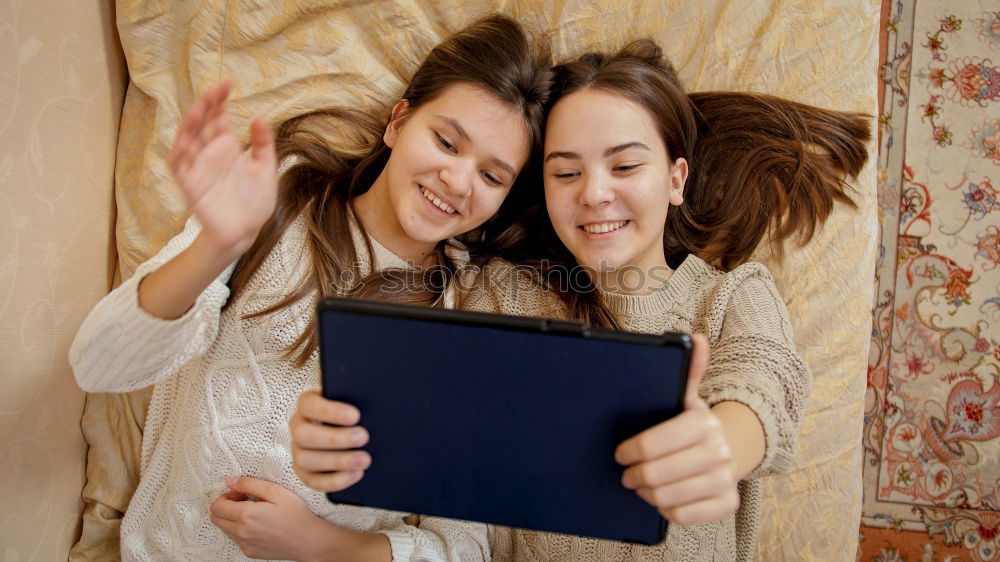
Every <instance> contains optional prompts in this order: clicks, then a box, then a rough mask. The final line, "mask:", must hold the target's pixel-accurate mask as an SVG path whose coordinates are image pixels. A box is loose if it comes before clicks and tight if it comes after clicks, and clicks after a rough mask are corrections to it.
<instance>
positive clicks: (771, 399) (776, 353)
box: [700, 268, 812, 478]
mask: <svg viewBox="0 0 1000 562" xmlns="http://www.w3.org/2000/svg"><path fill="white" fill-rule="evenodd" d="M811 388H812V375H811V374H810V372H809V369H808V368H807V367H806V365H805V362H803V361H802V358H801V357H800V356H799V354H798V353H797V352H796V351H795V346H794V343H793V341H792V332H791V324H790V323H789V321H788V313H787V312H786V311H785V306H784V303H783V301H782V300H781V297H780V296H779V294H778V292H777V288H776V287H775V286H774V282H773V281H772V280H771V278H770V276H769V275H768V274H767V273H766V270H763V268H761V270H760V273H759V274H756V275H751V276H748V277H747V278H746V279H744V280H743V281H742V282H741V283H740V284H739V286H738V287H736V288H735V289H734V290H733V292H732V295H731V298H730V299H729V302H728V306H727V307H726V314H725V318H724V320H723V323H722V326H721V330H720V332H719V337H718V341H717V342H716V344H715V345H714V346H713V348H712V362H711V363H710V364H709V366H708V370H707V371H706V374H705V380H704V381H703V382H702V385H701V388H700V393H701V396H702V397H703V398H704V399H705V400H706V401H707V402H708V403H709V404H710V405H712V407H713V410H714V409H716V408H719V407H725V408H729V409H739V410H740V411H742V412H743V416H742V419H744V420H745V421H747V422H748V426H750V427H753V426H755V427H758V428H760V431H761V432H762V434H763V435H762V437H763V449H762V451H761V453H762V454H761V456H760V458H759V460H757V459H753V458H749V457H748V458H746V459H744V461H742V462H743V463H744V464H743V465H742V470H745V471H746V474H745V475H743V478H758V477H761V476H766V475H770V474H777V473H781V472H784V471H787V470H788V469H789V468H791V466H792V458H793V457H794V455H795V451H796V447H797V441H798V433H799V426H800V425H801V423H802V416H803V412H804V411H805V404H806V400H807V399H808V397H809V392H810V390H811ZM727 403H729V404H731V405H730V406H724V404H727ZM750 415H752V416H753V418H756V420H752V419H751V418H750ZM753 421H755V422H756V423H753ZM745 429H748V427H747V426H744V427H740V428H734V431H741V430H745ZM739 438H740V433H734V436H733V440H731V441H730V443H734V444H737V443H739V445H740V446H745V445H747V443H746V442H739V441H737V439H739ZM734 453H735V450H734ZM754 460H757V462H753V461H754Z"/></svg>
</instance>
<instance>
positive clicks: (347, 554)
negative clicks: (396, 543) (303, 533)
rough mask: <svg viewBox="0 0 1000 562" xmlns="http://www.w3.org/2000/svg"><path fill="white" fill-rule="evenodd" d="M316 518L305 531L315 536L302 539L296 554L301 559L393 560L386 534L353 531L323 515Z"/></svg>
mask: <svg viewBox="0 0 1000 562" xmlns="http://www.w3.org/2000/svg"><path fill="white" fill-rule="evenodd" d="M317 522H318V523H319V525H318V526H317V528H316V529H315V530H309V531H307V532H308V533H310V534H311V536H312V537H313V538H314V539H315V540H309V541H304V543H303V552H302V553H301V555H300V557H299V559H300V560H302V561H303V562H333V561H338V560H352V561H354V560H358V561H372V562H374V561H378V562H390V561H391V560H392V547H391V546H390V544H389V538H388V537H386V536H385V535H383V534H381V533H364V532H361V531H352V530H351V529H345V528H344V527H340V526H338V525H334V524H333V523H329V522H327V521H326V520H323V519H319V520H318V521H317Z"/></svg>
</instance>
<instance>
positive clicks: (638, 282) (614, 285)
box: [594, 259, 673, 296]
mask: <svg viewBox="0 0 1000 562" xmlns="http://www.w3.org/2000/svg"><path fill="white" fill-rule="evenodd" d="M672 274H673V270H672V269H670V266H668V265H667V261H666V260H665V259H662V260H658V263H655V264H652V265H646V266H640V265H637V264H635V265H623V266H621V267H617V268H615V269H613V270H609V271H602V272H600V273H599V274H598V275H597V278H596V279H595V280H594V281H595V282H596V283H597V288H598V289H599V290H601V291H602V292H605V293H617V294H619V295H631V296H639V295H648V294H650V293H653V292H655V291H657V290H659V289H660V288H661V287H663V285H664V284H665V283H666V282H667V279H670V276H671V275H672Z"/></svg>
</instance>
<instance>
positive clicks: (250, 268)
mask: <svg viewBox="0 0 1000 562" xmlns="http://www.w3.org/2000/svg"><path fill="white" fill-rule="evenodd" d="M549 64H550V63H549V54H548V51H547V50H546V48H545V46H544V44H542V43H539V44H538V45H533V44H532V43H531V42H530V41H529V38H528V36H527V34H526V33H525V32H524V30H523V29H522V28H521V26H520V25H519V24H518V23H517V22H515V21H514V20H512V19H510V18H508V17H505V16H501V15H493V16H489V17H486V18H483V19H481V20H479V21H477V22H475V23H472V24H471V25H469V26H467V27H465V28H464V29H462V30H461V31H459V32H458V33H455V34H454V35H451V36H450V37H448V38H446V39H445V40H444V41H442V42H441V43H440V44H438V45H437V46H436V47H434V49H433V50H431V52H430V54H428V55H427V58H425V59H424V61H423V62H422V63H421V64H420V66H419V67H418V68H417V70H416V72H415V73H414V75H413V78H412V79H411V80H410V83H409V85H408V86H407V88H406V91H405V92H404V93H403V96H402V97H403V99H405V100H407V101H408V102H409V109H408V111H414V110H416V109H417V108H418V107H420V106H421V105H423V104H424V103H427V102H428V101H430V100H432V99H434V98H435V97H436V96H437V95H439V94H440V93H441V92H442V91H444V90H445V89H446V88H447V87H448V86H451V85H453V84H456V83H467V84H472V85H475V86H478V87H480V88H482V89H483V90H485V91H487V92H489V93H491V94H492V95H493V96H495V97H496V98H497V99H498V100H500V101H501V102H503V103H506V104H509V105H510V106H511V107H513V108H514V109H516V110H517V111H518V113H519V114H520V115H521V116H522V117H523V119H524V123H525V125H526V129H527V131H528V132H529V136H530V142H531V144H530V147H531V152H532V153H537V152H538V148H539V147H540V146H541V141H542V124H543V108H544V105H545V103H546V102H547V101H548V95H549V90H550V85H551V71H550V69H549ZM388 121H389V118H388V116H387V114H386V113H385V112H383V113H381V114H378V115H376V114H373V113H370V112H363V111H359V110H352V109H346V108H328V109H321V110H317V111H312V112H310V113H306V114H304V115H300V116H298V117H294V118H292V119H289V120H287V121H285V122H284V123H282V124H281V125H280V126H279V127H278V130H277V140H276V148H277V153H278V159H279V161H282V160H284V159H286V158H289V157H293V156H294V157H295V163H294V164H293V165H292V166H291V167H290V168H289V169H288V170H287V171H286V172H285V173H284V174H282V176H281V179H280V182H279V197H278V203H277V206H276V209H275V212H274V215H273V216H272V218H271V219H270V220H269V221H268V222H267V223H266V224H265V225H264V227H263V228H262V229H261V231H260V234H258V236H257V239H256V241H255V242H254V244H253V245H252V246H251V247H250V249H249V250H248V251H247V252H246V253H245V254H244V255H243V256H242V257H241V258H240V260H239V262H238V263H237V265H236V269H235V271H234V273H233V276H232V279H231V281H230V286H231V291H232V296H231V297H230V299H229V302H230V303H231V302H233V301H234V300H235V299H236V297H237V296H238V295H239V294H240V293H241V292H242V291H244V290H245V289H246V287H247V284H248V282H249V281H250V279H251V278H252V277H253V276H254V274H255V273H256V272H257V270H258V269H259V268H260V266H261V264H262V263H263V262H264V260H265V259H266V258H267V256H268V255H269V254H270V253H271V251H272V250H273V249H274V247H275V246H276V245H277V243H278V241H279V239H280V238H281V236H282V235H283V234H284V232H285V231H286V230H287V228H288V227H289V225H290V224H291V223H292V221H294V220H295V219H296V217H298V216H299V215H300V214H301V215H302V216H303V217H304V219H305V224H306V228H307V246H308V248H309V251H310V254H311V258H312V260H311V267H310V272H309V275H308V276H306V278H304V279H303V280H302V282H301V283H300V284H299V286H298V287H297V288H296V289H295V290H294V291H292V293H291V294H289V295H288V296H286V297H285V298H283V299H282V300H281V301H280V302H278V303H277V304H275V305H273V306H271V307H268V308H267V309H265V310H263V311H261V312H258V313H256V314H254V316H259V315H264V314H270V313H273V312H275V311H277V310H280V309H282V308H284V307H287V306H290V305H292V304H293V303H295V302H297V301H299V300H300V299H302V298H305V297H306V296H308V295H311V294H315V293H317V292H318V294H319V295H321V296H328V295H333V294H341V295H345V294H349V295H352V296H355V297H359V298H382V299H387V298H392V299H393V300H396V301H404V302H410V303H419V304H427V305H434V304H438V303H440V301H441V296H442V294H443V291H444V290H445V287H446V285H447V283H448V281H449V279H450V278H451V277H453V276H454V274H455V266H454V264H453V263H452V261H451V260H450V259H449V258H448V256H447V255H446V253H445V246H446V244H447V241H443V242H441V243H439V244H438V247H437V249H436V262H437V264H436V267H432V268H429V269H428V271H427V272H411V271H397V272H393V274H392V275H388V276H387V275H386V273H385V272H369V274H368V275H367V276H366V277H364V278H362V275H361V271H360V267H361V264H360V263H359V260H358V255H357V252H356V251H355V249H354V244H353V237H352V236H351V222H352V221H353V222H354V224H355V226H356V227H357V228H358V229H360V230H361V232H362V233H363V234H364V240H365V245H366V248H365V251H366V253H367V256H368V261H369V263H374V259H373V257H374V256H373V249H372V246H371V242H370V240H369V239H368V236H367V234H366V233H365V232H364V226H363V225H362V224H361V221H360V220H357V217H356V215H355V211H354V209H353V206H352V203H351V202H352V200H353V199H354V198H355V197H357V196H358V195H361V194H363V193H365V192H366V191H368V189H369V188H370V187H371V185H372V183H373V182H374V181H375V179H376V178H377V177H378V175H379V174H380V173H381V171H382V169H383V168H384V167H385V164H386V162H387V161H388V159H389V153H390V151H391V150H390V149H389V147H387V146H386V145H385V142H384V141H383V139H382V134H383V132H384V131H385V128H386V126H387V123H388ZM519 177H521V178H523V177H525V174H524V173H522V174H520V175H519ZM523 183H524V182H523V180H520V179H519V180H517V181H515V182H514V185H513V186H512V188H511V194H510V195H509V196H508V198H507V200H506V201H505V202H504V205H502V206H501V208H500V210H499V211H498V212H497V214H496V216H494V217H493V218H491V219H490V220H489V221H487V222H486V224H484V225H482V226H481V227H480V228H479V229H478V230H477V231H473V232H471V233H468V234H466V235H465V236H463V237H462V238H461V241H462V242H463V243H464V244H465V245H466V246H467V248H468V249H469V250H470V253H474V254H476V255H477V256H480V257H479V259H488V258H487V257H486V256H487V255H488V254H490V253H492V252H494V251H502V248H503V247H504V246H505V245H508V244H513V243H515V242H516V241H518V240H520V238H521V237H522V236H523V230H522V227H521V226H520V225H518V224H514V220H515V219H516V218H517V217H519V216H520V215H521V213H522V212H523V210H524V209H523V207H524V206H525V205H526V204H527V203H526V201H527V199H528V198H526V197H525V195H524V194H523V193H524V192H525V191H527V189H526V188H525V187H524V186H523V185H521V184H523ZM519 207H520V208H519ZM401 277H402V280H403V281H404V283H406V284H407V285H404V286H408V287H410V288H413V289H414V290H406V291H398V290H395V291H392V292H391V295H390V293H389V291H385V290H382V288H383V287H385V286H386V285H387V284H392V285H393V286H394V287H398V286H399V285H398V283H399V281H400V278H401ZM316 344H317V337H316V329H315V319H312V320H311V321H310V324H309V326H308V327H307V328H306V330H305V331H304V332H303V333H302V335H301V336H299V338H298V339H297V340H296V341H295V342H294V343H293V344H292V346H291V347H290V348H289V349H288V352H289V353H290V354H294V355H295V358H296V364H297V365H299V366H301V365H302V364H304V363H305V361H306V360H307V359H308V358H309V356H310V355H311V354H312V353H313V351H314V350H315V349H316Z"/></svg>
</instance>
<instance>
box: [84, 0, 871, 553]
mask: <svg viewBox="0 0 1000 562" xmlns="http://www.w3.org/2000/svg"><path fill="white" fill-rule="evenodd" d="M491 10H499V11H503V12H505V13H508V14H511V15H513V16H515V17H517V18H519V19H521V20H522V21H524V22H525V23H527V24H528V25H529V26H531V27H533V28H536V29H541V30H547V31H549V32H551V33H552V36H553V40H554V44H555V51H556V55H557V57H560V58H561V57H564V56H570V55H573V54H575V53H578V52H579V51H581V50H582V49H584V48H586V47H603V46H615V45H619V44H621V43H622V42H624V41H625V40H626V39H628V38H631V37H635V36H651V37H653V38H654V39H656V40H658V41H659V42H660V44H661V45H662V46H663V48H664V50H665V51H666V53H667V54H668V55H669V56H670V57H671V58H672V59H673V61H674V63H675V64H676V65H677V67H678V69H679V71H680V74H681V77H682V79H683V80H684V81H685V82H686V84H687V85H688V87H689V89H691V90H708V89H745V90H754V91H759V92H767V93H772V94H777V95H781V96H785V97H788V98H791V99H795V100H798V101H802V102H806V103H812V104H816V105H821V106H824V107H830V108H836V109H843V110H854V111H864V112H867V113H871V114H874V113H875V107H876V89H875V88H876V73H875V68H876V48H877V47H876V27H877V25H878V3H877V2H876V1H875V0H852V1H843V0H841V1H833V0H830V1H827V2H817V1H815V0H668V1H666V2H663V1H655V0H642V1H636V2H619V1H614V0H606V1H599V2H584V1H577V0H555V1H552V2H528V1H516V2H482V1H475V2H460V1H454V0H450V1H437V0H386V1H373V2H349V1H343V2H340V1H326V2H323V1H319V0H289V1H285V2H270V1H265V0H244V1H241V2H227V1H224V0H203V1H199V2H185V3H180V2H168V1H165V0H152V1H150V0H143V1H138V0H120V1H119V2H118V15H117V19H118V28H119V32H120V35H121V41H122V43H123V46H124V51H125V54H126V57H127V59H128V67H129V72H130V74H131V84H130V86H129V90H128V94H127V99H126V103H125V109H124V115H123V119H122V128H121V137H120V141H119V147H118V162H117V177H116V197H117V203H118V223H117V237H118V239H117V241H118V250H119V252H120V259H121V273H122V275H123V276H125V277H127V276H129V275H130V274H131V273H132V272H133V271H134V269H135V267H136V266H137V265H138V264H139V263H141V262H142V261H143V260H145V259H146V258H147V257H149V256H150V255H152V254H153V253H155V252H156V251H157V250H158V249H159V248H160V247H161V246H162V245H163V244H164V243H165V242H166V241H167V240H168V239H169V238H170V237H171V236H173V235H174V234H175V233H176V232H177V231H179V230H180V228H181V225H182V223H183V221H184V218H185V209H184V204H183V202H182V199H181V197H180V195H179V194H178V193H177V191H176V190H175V188H174V187H173V185H172V184H171V181H170V179H169V176H168V174H167V170H166V166H165V163H164V156H165V154H166V153H167V151H168V150H169V146H170V144H171V142H172V140H173V136H174V132H175V129H176V127H177V124H178V122H179V118H180V115H181V112H182V110H183V109H184V108H185V107H187V106H188V105H189V104H190V103H191V102H192V100H193V99H194V98H195V97H196V95H197V93H199V92H201V91H203V90H204V89H206V88H207V87H208V86H209V85H211V84H213V83H215V82H217V81H219V80H221V79H223V78H230V79H233V80H234V81H235V88H234V93H233V96H232V103H231V107H232V110H233V112H234V114H235V119H236V121H237V122H238V125H239V127H240V128H244V127H245V125H246V123H248V122H249V120H250V119H251V118H252V117H253V116H255V115H265V116H267V117H269V118H271V119H272V120H280V119H282V118H284V117H287V116H290V115H293V114H296V113H299V112H301V111H303V110H307V109H310V108H315V107H320V106H324V105H328V104H350V105H374V104H378V103H387V102H392V101H394V99H395V96H398V95H399V94H400V93H401V91H402V88H403V86H404V84H405V80H406V78H407V77H408V75H409V74H410V73H411V72H412V70H413V69H414V68H415V66H416V64H417V63H418V62H419V60H420V59H421V58H422V56H423V55H424V54H425V53H426V52H427V51H428V50H429V49H430V47H431V46H433V45H434V44H435V43H436V42H437V41H439V40H440V39H441V38H442V37H443V36H444V35H446V34H447V33H448V32H449V31H451V30H455V29H458V28H459V27H461V26H462V25H464V24H465V23H467V22H470V21H472V20H474V19H475V18H477V17H479V16H482V15H485V14H487V13H488V12H489V11H491ZM872 146H873V147H874V145H872ZM858 188H859V196H858V201H859V204H860V210H859V211H857V212H854V211H848V210H846V209H839V210H838V211H837V212H836V213H835V214H834V216H833V218H832V219H831V220H830V222H829V223H828V226H827V227H826V228H825V229H823V231H822V232H821V233H820V235H819V236H818V238H817V239H816V240H815V241H814V242H813V243H811V244H810V245H809V246H808V247H807V248H803V249H799V250H795V251H792V252H791V253H790V257H789V259H788V260H787V261H786V263H785V264H784V266H783V267H777V266H775V265H774V264H769V265H771V267H772V270H773V272H774V273H775V277H776V279H777V282H778V286H779V288H780V289H781V290H782V292H783V295H784V297H785V299H786V301H787V303H788V309H789V312H790V314H791V317H792V322H793V324H794V326H795V329H796V343H797V345H798V348H799V350H800V351H801V352H802V354H803V355H804V357H805V359H806V361H807V362H808V363H809V365H810V367H811V368H812V370H813V373H814V374H815V379H816V384H815V390H814V392H813V396H812V399H811V402H810V405H809V407H808V412H807V417H806V421H805V424H804V427H803V430H802V439H801V454H800V455H799V458H798V465H797V466H798V467H799V468H798V469H797V470H796V471H794V472H793V473H791V474H788V475H784V476H781V477H777V478H773V479H771V480H769V481H768V482H767V484H766V488H767V491H768V492H769V493H770V495H769V496H768V498H767V500H766V512H765V515H764V521H763V525H762V531H761V536H760V540H759V547H758V558H759V559H761V560H775V559H787V560H793V559H794V560H824V561H827V560H848V559H851V560H853V559H854V552H855V549H856V543H857V528H858V519H859V517H860V505H861V465H860V463H861V455H860V437H861V427H862V417H861V416H862V401H863V396H864V389H865V372H866V365H867V350H868V338H869V334H868V332H869V326H870V317H869V314H870V308H871V303H872V287H873V271H874V250H875V247H876V245H877V240H876V230H877V229H876V219H875V213H874V193H875V177H874V172H873V167H872V166H869V167H868V168H866V170H865V172H864V174H863V176H862V178H861V181H860V182H859V186H858ZM760 255H761V258H762V259H764V260H765V261H767V252H766V250H762V252H761V254H760ZM146 396H148V394H147V395H138V396H130V397H122V396H108V395H100V396H96V395H95V396H92V397H91V400H90V402H89V403H88V409H87V414H86V416H85V418H84V427H85V430H86V434H87V436H88V439H89V440H90V443H91V454H90V465H89V468H88V472H87V474H88V484H87V487H86V489H85V496H86V498H87V499H88V503H87V505H88V508H87V509H88V511H87V513H86V518H85V525H84V536H83V539H82V541H81V543H80V544H78V545H77V548H76V549H75V550H74V553H73V557H74V558H75V559H94V560H96V559H106V558H107V556H108V555H109V553H111V552H113V551H115V550H116V547H117V543H116V541H117V521H116V518H117V517H119V516H120V513H119V512H120V511H122V510H123V509H124V507H125V506H126V505H127V500H128V497H129V496H130V494H131V489H132V487H134V485H135V481H136V480H135V475H136V472H137V471H136V468H135V467H136V464H137V461H138V439H139V436H140V429H141V419H142V409H143V405H144V400H145V399H146Z"/></svg>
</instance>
